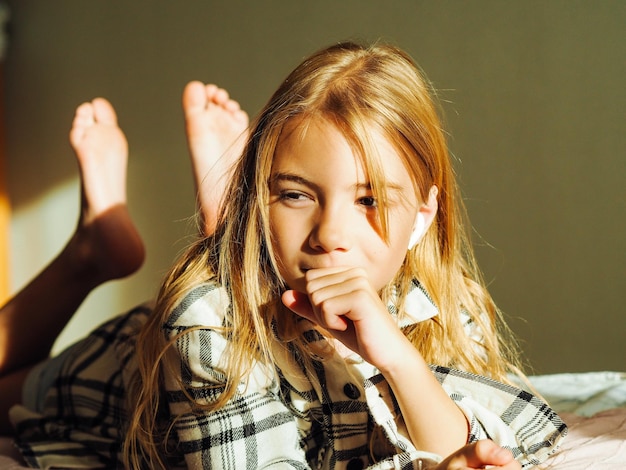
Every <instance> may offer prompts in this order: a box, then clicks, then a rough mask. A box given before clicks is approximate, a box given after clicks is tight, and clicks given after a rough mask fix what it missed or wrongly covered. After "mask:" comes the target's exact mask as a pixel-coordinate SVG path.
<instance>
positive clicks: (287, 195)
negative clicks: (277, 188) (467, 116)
mask: <svg viewBox="0 0 626 470" xmlns="http://www.w3.org/2000/svg"><path fill="white" fill-rule="evenodd" d="M305 198H306V196H305V195H304V194H302V193H299V192H297V191H283V192H281V193H280V199H282V200H283V201H301V200H303V199H305Z"/></svg>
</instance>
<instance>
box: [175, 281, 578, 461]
mask: <svg viewBox="0 0 626 470" xmlns="http://www.w3.org/2000/svg"><path fill="white" fill-rule="evenodd" d="M406 305H407V309H408V310H409V311H408V312H407V313H408V317H409V321H421V320H423V319H426V318H430V317H432V316H434V315H436V314H437V310H436V308H435V306H434V305H433V304H432V302H431V301H430V299H429V298H428V296H427V295H426V293H425V292H424V291H423V289H422V288H421V286H420V285H419V284H417V283H416V284H415V288H414V289H413V290H412V291H411V292H410V293H409V299H408V302H407V304H406ZM228 306H229V299H228V297H227V294H226V293H225V291H224V290H223V289H222V288H220V287H219V286H216V285H214V284H205V285H202V286H199V287H198V288H196V289H195V290H194V291H193V292H191V293H190V294H189V295H188V296H187V298H186V299H185V300H184V301H183V302H182V303H181V304H180V305H179V306H178V308H176V309H175V310H174V312H172V315H171V316H170V318H169V320H168V322H167V323H166V325H165V326H164V328H165V330H166V334H167V335H168V336H169V337H171V338H173V337H174V336H176V335H179V334H180V333H181V332H183V331H186V330H188V329H190V328H193V327H196V326H199V325H203V326H213V327H220V326H224V325H225V324H226V322H227V315H228V311H229V309H228ZM467 328H468V334H471V335H472V336H477V335H478V332H477V331H475V328H474V327H473V324H472V323H471V322H468V323H467ZM305 337H306V338H307V339H308V341H309V342H311V343H313V342H319V341H327V340H326V339H325V338H323V337H322V336H321V335H319V333H317V332H316V330H314V329H311V330H310V331H308V332H306V333H305ZM227 345H228V340H227V338H226V337H224V336H223V335H222V334H221V333H220V330H219V328H218V329H216V328H209V327H207V328H202V329H199V330H195V331H191V332H189V333H188V334H185V335H182V336H180V337H179V338H178V339H177V341H176V343H175V352H173V354H172V355H170V357H169V360H170V361H171V364H170V365H171V366H174V367H175V369H174V370H175V371H176V373H175V374H174V376H172V377H169V378H168V379H167V381H166V387H167V390H168V401H169V404H170V412H171V414H172V416H173V417H176V418H177V420H176V421H175V423H176V424H175V426H176V430H177V433H178V438H179V440H180V441H181V443H182V450H183V452H184V453H185V460H186V462H187V465H188V467H189V468H242V469H243V468H297V469H298V468H319V469H322V468H324V469H331V468H332V469H347V470H353V469H361V468H366V467H369V468H372V469H395V468H397V469H405V468H406V469H409V468H416V469H419V468H427V467H428V466H430V465H432V464H434V463H437V462H439V461H440V460H441V457H440V456H437V455H434V454H430V453H428V452H423V451H420V450H418V449H416V448H415V447H414V446H413V444H412V443H411V442H410V440H409V439H408V437H407V436H408V433H407V431H406V429H405V427H404V424H403V422H402V419H401V414H400V410H399V406H398V403H397V402H396V400H395V398H394V395H393V393H392V391H391V389H390V388H389V385H388V384H387V382H386V381H385V379H384V378H383V377H382V375H381V374H380V373H378V371H377V370H376V369H375V368H374V367H373V366H372V365H370V364H368V363H367V362H365V361H363V360H362V359H361V358H360V357H359V356H358V355H356V354H354V355H352V356H349V357H347V358H341V357H339V356H338V355H335V356H334V357H332V358H330V359H325V360H323V361H322V360H319V361H318V360H314V361H313V365H314V367H313V369H314V370H313V372H312V374H313V375H314V377H311V376H309V375H308V372H307V370H306V369H305V368H304V366H303V364H302V361H301V360H300V358H299V357H298V355H297V354H296V353H295V351H293V350H292V349H290V348H289V347H285V346H284V345H282V344H280V343H279V342H278V341H277V342H276V345H275V346H276V347H275V351H274V354H275V357H276V358H277V364H276V365H277V366H278V379H275V378H274V377H275V375H274V374H273V373H272V371H271V370H267V369H266V368H265V367H264V366H262V365H261V364H257V365H256V366H255V367H254V369H253V371H252V374H251V379H250V380H249V382H248V383H247V384H240V386H239V389H238V391H237V394H236V395H235V396H234V398H233V399H232V400H231V401H230V402H229V403H228V404H227V406H225V407H224V408H222V409H220V410H218V411H213V412H210V413H203V412H201V411H199V410H198V409H197V407H195V406H194V403H192V402H190V401H189V400H188V399H187V397H186V396H185V394H184V393H182V390H181V387H182V388H184V389H185V391H186V392H187V393H188V394H190V395H191V396H192V397H193V399H194V401H195V402H197V403H211V402H213V401H214V400H215V399H216V398H217V396H218V395H219V394H220V393H221V392H222V390H223V386H224V382H225V377H224V376H223V374H222V373H221V372H219V371H220V370H223V367H224V362H223V360H224V358H225V356H226V355H227V354H229V351H228V349H227ZM432 370H433V373H434V374H435V376H436V377H437V379H438V380H439V382H440V383H441V384H442V386H443V388H444V389H445V391H446V392H447V393H448V394H449V395H450V397H451V398H452V399H453V400H454V401H455V402H456V404H457V405H458V406H459V407H460V409H461V410H462V411H463V412H464V413H465V415H466V416H467V418H468V422H469V423H470V431H469V435H468V442H473V441H476V440H478V439H483V438H487V437H489V438H491V439H493V440H495V441H496V442H497V443H499V444H500V445H502V446H504V447H507V448H509V449H511V451H512V452H513V454H514V455H515V456H516V458H518V459H519V460H520V461H521V462H522V464H523V465H524V466H526V467H529V466H532V465H536V464H538V463H540V462H542V461H544V460H545V459H546V458H547V457H548V455H549V454H551V453H552V452H554V451H555V450H556V448H557V447H558V443H559V441H560V440H561V438H562V437H563V436H564V435H565V433H566V427H565V425H564V424H563V422H562V421H561V420H560V418H559V417H558V416H557V415H556V413H554V412H553V411H552V410H551V409H550V408H549V407H548V405H546V404H545V403H543V402H542V401H541V400H539V399H537V398H536V397H534V396H533V395H531V394H530V393H528V392H525V391H523V390H520V389H517V388H514V387H511V386H508V385H504V384H501V383H498V382H495V381H493V380H490V379H488V378H485V377H480V376H476V375H473V374H468V373H465V372H461V371H456V370H451V369H449V368H445V367H433V368H432ZM407 372H408V371H407ZM180 378H182V380H180ZM207 384H210V385H212V387H206V385H207ZM372 435H377V436H379V438H378V439H372Z"/></svg>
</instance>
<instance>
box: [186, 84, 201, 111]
mask: <svg viewBox="0 0 626 470" xmlns="http://www.w3.org/2000/svg"><path fill="white" fill-rule="evenodd" d="M206 101H207V91H206V89H205V85H204V84H203V83H202V82H199V81H193V82H189V83H188V84H187V86H185V89H184V90H183V109H184V110H185V111H197V110H198V109H204V107H205V105H206Z"/></svg>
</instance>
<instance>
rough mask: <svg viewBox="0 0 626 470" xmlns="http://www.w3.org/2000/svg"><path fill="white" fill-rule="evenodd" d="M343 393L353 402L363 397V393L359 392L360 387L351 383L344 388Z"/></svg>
mask: <svg viewBox="0 0 626 470" xmlns="http://www.w3.org/2000/svg"><path fill="white" fill-rule="evenodd" d="M343 393H345V394H346V396H347V397H348V398H351V399H352V400H356V399H357V398H359V397H360V396H361V391H360V390H359V387H357V386H356V385H354V384H353V383H350V382H348V383H347V384H345V385H344V386H343Z"/></svg>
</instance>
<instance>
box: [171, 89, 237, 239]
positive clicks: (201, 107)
mask: <svg viewBox="0 0 626 470" xmlns="http://www.w3.org/2000/svg"><path fill="white" fill-rule="evenodd" d="M183 111H184V114H185V131H186V134H187V144H188V146H189V153H190V156H191V163H192V170H193V175H194V181H195V184H196V193H197V198H198V209H199V212H200V216H201V217H202V224H203V230H204V234H206V235H210V234H211V233H213V231H214V230H215V224H216V222H217V212H218V209H219V205H220V203H221V201H222V197H223V196H224V192H225V191H226V187H227V185H228V181H229V179H230V174H231V169H232V166H233V165H234V163H235V162H236V161H237V159H238V158H239V156H240V155H241V152H242V151H243V148H244V145H245V143H246V140H247V137H248V132H247V130H248V115H247V114H246V113H245V111H243V110H242V109H241V108H240V106H239V103H237V102H236V101H234V100H232V99H230V97H229V96H228V92H226V90H224V89H222V88H218V87H217V86H215V85H205V84H203V83H201V82H198V81H193V82H190V83H189V84H187V86H186V87H185V90H184V91H183Z"/></svg>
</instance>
